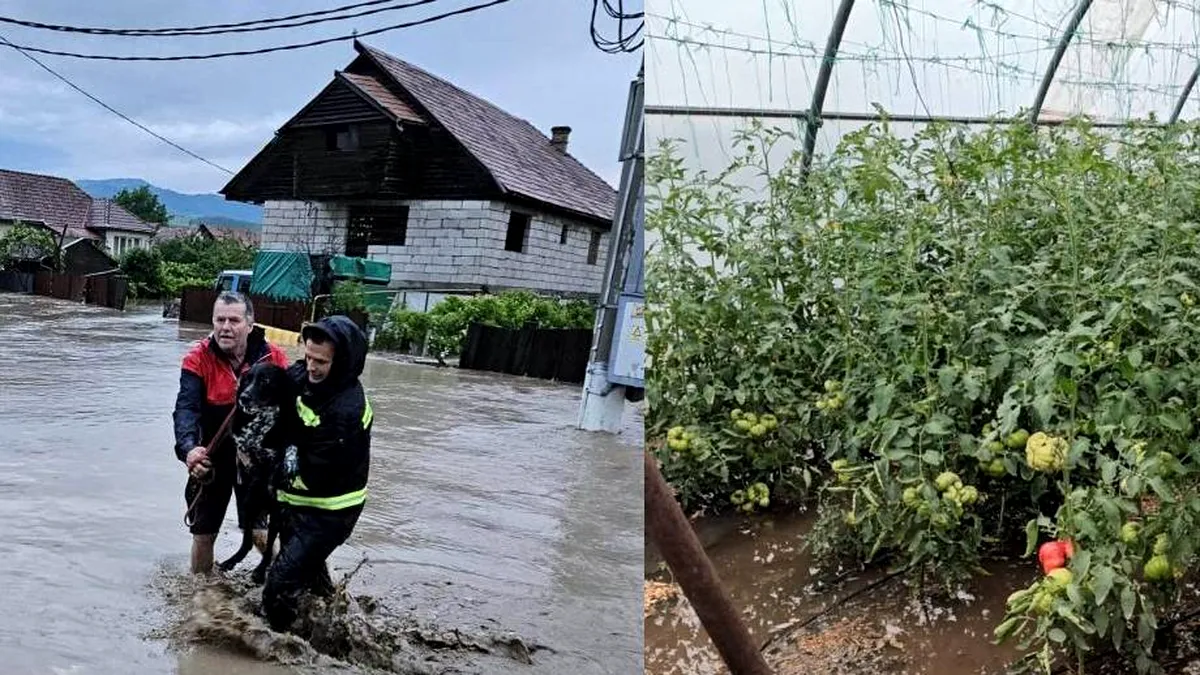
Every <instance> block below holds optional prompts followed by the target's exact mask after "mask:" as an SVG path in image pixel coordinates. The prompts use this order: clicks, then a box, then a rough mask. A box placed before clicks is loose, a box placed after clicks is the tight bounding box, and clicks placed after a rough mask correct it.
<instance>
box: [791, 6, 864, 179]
mask: <svg viewBox="0 0 1200 675" xmlns="http://www.w3.org/2000/svg"><path fill="white" fill-rule="evenodd" d="M852 9H854V0H842V2H841V4H839V5H838V9H837V14H835V15H834V17H833V25H832V26H831V27H830V29H829V37H828V39H826V41H825V57H824V58H823V59H821V69H820V70H818V71H817V82H816V85H815V86H814V87H813V96H812V103H810V104H809V106H808V113H807V121H806V122H805V124H804V154H802V155H801V156H800V159H801V161H802V162H803V164H802V165H801V167H800V175H801V176H802V177H803V179H804V180H807V178H808V172H809V170H810V169H811V168H812V160H813V152H815V151H816V148H817V131H818V130H819V129H820V127H821V121H822V117H821V114H822V112H823V111H824V110H825V95H826V94H827V93H828V92H829V78H830V77H832V76H833V64H834V63H835V62H836V61H837V53H838V49H839V48H840V47H841V45H842V36H843V35H844V34H845V33H846V24H847V23H848V22H849V21H850V10H852Z"/></svg>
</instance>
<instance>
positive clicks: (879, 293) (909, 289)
mask: <svg viewBox="0 0 1200 675" xmlns="http://www.w3.org/2000/svg"><path fill="white" fill-rule="evenodd" d="M789 136H790V134H788V133H787V132H783V131H779V130H772V129H767V128H764V127H763V126H761V125H753V126H751V127H750V128H748V129H747V130H746V131H745V132H743V133H742V134H741V135H740V137H739V138H738V142H737V144H736V152H735V154H736V156H735V158H734V159H733V160H732V161H731V163H730V165H729V167H728V168H726V169H725V170H723V171H721V172H719V173H716V174H708V173H705V172H693V171H690V170H688V169H687V168H686V167H685V164H684V163H683V161H682V159H680V157H679V153H678V152H677V149H676V144H675V142H672V141H665V142H664V143H663V144H662V145H661V146H660V148H659V149H658V152H657V153H655V154H653V155H652V156H651V158H650V159H649V160H648V173H647V187H648V189H647V228H648V231H649V232H651V233H652V234H653V236H654V238H655V239H656V241H654V243H653V246H652V247H651V248H650V249H648V259H647V277H646V278H647V301H648V305H647V321H648V327H649V342H648V347H647V349H648V354H649V357H650V360H651V362H652V367H651V368H650V369H649V376H648V377H649V381H648V388H647V395H648V398H649V412H648V417H647V430H648V435H649V436H650V437H651V438H662V437H664V436H665V435H666V434H667V431H668V430H669V429H670V428H672V427H675V426H682V427H685V428H687V429H689V430H690V432H691V434H692V436H693V438H696V439H701V441H700V443H701V445H702V446H703V447H704V451H703V452H702V453H699V454H690V455H687V456H684V457H681V456H679V453H672V452H670V450H669V448H668V447H667V444H661V445H655V444H652V447H654V448H658V449H655V450H653V451H654V452H656V453H657V454H658V455H659V457H660V459H662V460H663V470H664V474H665V475H666V476H667V478H668V480H670V481H671V482H672V483H673V484H674V485H675V487H676V489H677V491H678V494H679V498H680V499H681V501H683V502H684V503H685V504H686V505H688V506H689V507H691V508H707V509H712V510H721V509H729V508H742V507H741V505H742V504H745V503H747V502H746V493H745V491H746V490H747V489H748V486H750V485H754V484H762V485H764V486H766V488H767V489H768V491H769V493H770V495H771V497H770V504H771V508H781V507H786V506H787V505H789V504H791V505H795V504H798V503H800V502H802V501H805V500H811V499H815V500H817V501H818V503H819V511H820V513H821V514H822V518H821V522H820V524H819V526H818V528H817V530H816V532H818V533H819V535H818V536H819V537H821V538H822V540H821V541H818V542H817V543H816V544H815V545H814V551H817V552H827V553H829V554H830V555H847V554H849V555H852V556H854V557H856V558H857V559H859V560H860V561H863V562H874V561H884V560H887V561H889V562H892V563H900V564H903V565H905V566H907V568H908V569H909V570H911V571H912V572H913V573H919V574H921V575H930V576H932V578H936V579H940V580H941V581H943V582H944V583H946V584H953V583H956V582H958V581H961V580H964V579H967V578H969V577H971V576H972V575H973V574H974V573H976V571H977V570H978V568H979V566H980V563H981V561H982V560H983V558H985V557H987V556H992V555H999V554H1017V555H1020V554H1022V553H1024V555H1027V556H1030V559H1031V566H1035V565H1036V564H1037V563H1036V562H1035V561H1033V559H1032V556H1033V554H1034V552H1035V551H1036V550H1037V548H1038V546H1037V545H1038V544H1039V543H1040V542H1043V541H1045V540H1046V539H1047V538H1050V539H1053V540H1059V539H1061V540H1069V541H1071V542H1072V546H1073V547H1074V549H1073V553H1072V555H1070V556H1069V557H1068V556H1066V555H1064V556H1063V560H1062V565H1061V568H1062V569H1065V570H1068V571H1069V575H1068V574H1067V573H1065V572H1056V576H1055V577H1053V578H1051V577H1045V578H1043V579H1042V580H1040V581H1039V582H1038V584H1037V587H1036V588H1033V589H1032V590H1030V589H1027V590H1030V592H1029V594H1027V595H1026V596H1022V597H1021V598H1020V601H1019V602H1016V603H1014V604H1013V605H1011V606H1010V613H1009V615H1008V616H1007V617H1006V618H1005V619H1004V623H1003V624H1002V627H1003V628H1004V630H1003V631H1001V633H1002V635H1004V636H1005V637H1007V636H1009V635H1011V636H1016V637H1018V638H1019V639H1021V640H1023V641H1024V643H1025V644H1026V645H1027V646H1028V648H1029V649H1030V650H1031V651H1030V658H1031V659H1033V661H1032V662H1031V663H1034V664H1036V663H1042V664H1043V665H1044V664H1045V662H1046V660H1047V659H1049V658H1050V657H1051V656H1052V655H1054V656H1063V655H1067V656H1070V655H1072V654H1074V655H1076V656H1077V655H1079V654H1082V653H1083V652H1084V651H1086V650H1088V649H1091V648H1093V647H1094V646H1095V645H1096V644H1097V643H1098V641H1100V640H1107V641H1111V642H1112V643H1113V644H1114V645H1116V646H1117V647H1118V648H1119V649H1121V650H1123V651H1124V653H1126V654H1128V655H1129V656H1130V657H1131V658H1133V659H1135V660H1136V661H1137V663H1138V665H1139V667H1140V668H1142V669H1145V670H1149V669H1153V668H1154V658H1153V653H1152V647H1153V640H1152V637H1153V632H1154V630H1155V627H1156V626H1157V624H1156V621H1157V617H1159V616H1161V613H1162V611H1163V610H1164V608H1166V607H1168V606H1169V604H1170V603H1171V602H1172V600H1171V598H1172V595H1171V593H1172V587H1173V584H1174V579H1175V575H1176V572H1177V571H1182V570H1185V569H1187V568H1188V566H1189V565H1190V564H1191V563H1192V560H1193V557H1194V554H1195V548H1196V546H1198V545H1200V523H1197V520H1196V518H1197V516H1198V515H1200V497H1197V496H1196V494H1195V490H1194V488H1193V487H1192V483H1191V482H1190V481H1193V480H1194V477H1193V476H1192V474H1193V473H1194V470H1195V467H1196V466H1197V464H1196V463H1197V460H1198V459H1200V435H1198V432H1197V429H1196V427H1195V425H1194V423H1193V419H1194V417H1195V415H1196V413H1197V411H1198V410H1200V387H1198V386H1197V385H1198V384H1200V339H1198V338H1200V314H1198V313H1197V308H1196V307H1195V297H1197V295H1198V294H1200V289H1198V288H1197V284H1196V274H1197V268H1198V267H1200V260H1198V259H1197V258H1196V255H1195V252H1196V251H1197V250H1200V222H1198V221H1200V210H1198V209H1197V205H1198V202H1197V199H1198V196H1200V152H1198V148H1197V145H1196V141H1195V135H1194V129H1193V128H1191V127H1189V126H1184V125H1180V126H1174V127H1170V128H1162V127H1149V126H1145V127H1138V126H1131V127H1128V128H1123V129H1120V130H1107V129H1106V130H1098V129H1095V128H1092V127H1090V126H1088V125H1087V124H1086V123H1084V122H1080V121H1075V122H1072V123H1069V124H1063V125H1061V126H1056V127H1050V128H1039V129H1035V128H1032V127H1030V126H1028V125H1024V124H999V123H997V124H994V125H990V126H986V127H980V128H976V129H974V130H968V129H966V128H964V127H960V126H952V125H947V124H931V125H928V126H926V127H924V128H923V129H921V130H920V131H919V132H917V133H915V134H913V135H911V136H901V135H899V134H897V133H895V132H894V131H893V130H892V129H891V127H890V125H889V124H888V123H887V122H886V121H883V122H880V123H877V124H872V125H868V126H866V127H864V128H862V129H860V130H858V131H855V132H853V133H850V134H848V135H846V136H845V137H843V139H842V140H841V142H840V143H839V145H838V147H837V148H836V150H834V151H833V152H832V153H830V154H829V155H828V156H823V157H819V158H817V160H816V162H815V163H814V166H813V168H812V171H811V173H810V174H809V176H808V178H807V180H805V181H803V182H802V181H801V180H800V176H801V173H802V172H801V166H800V162H799V157H797V156H791V157H788V158H786V159H785V160H784V161H782V162H780V161H779V157H780V154H781V153H780V152H778V151H777V149H778V148H779V147H780V143H781V141H785V140H788V141H794V140H795V139H794V138H789ZM755 181H757V183H755ZM748 185H755V187H754V189H751V188H750V187H747V186H748ZM735 411H736V412H740V413H743V414H744V413H745V412H746V411H751V412H753V413H754V414H756V415H760V414H762V413H763V412H766V411H769V414H771V415H773V416H774V419H775V420H776V421H777V424H778V430H777V431H776V432H773V433H772V434H771V435H770V438H769V440H768V441H766V442H764V441H763V438H765V437H766V434H764V435H763V437H760V438H757V439H756V438H747V437H746V435H747V434H748V433H749V430H748V429H741V428H738V427H737V426H736V419H738V418H737V417H735V416H733V413H734V412H735ZM731 421H734V426H733V428H732V429H731V427H730V422H731ZM743 426H744V425H743ZM750 427H751V428H752V427H753V425H750ZM701 455H702V457H701ZM764 457H765V459H764ZM948 475H952V476H953V478H948V477H947V476H948ZM739 490H740V491H742V493H741V494H740V495H736V493H737V491H739ZM733 496H739V497H741V499H740V500H732V499H731V498H732V497H733ZM1147 500H1151V501H1153V502H1155V503H1156V504H1157V507H1156V508H1157V510H1156V511H1154V512H1153V513H1151V512H1147V511H1146V510H1145V503H1146V502H1147ZM1159 535H1166V536H1165V538H1164V539H1163V540H1162V541H1164V542H1167V543H1166V544H1163V545H1161V546H1160V547H1159V548H1163V549H1164V551H1163V552H1161V553H1156V552H1155V551H1154V550H1153V549H1154V545H1155V543H1157V542H1158V541H1159V539H1157V537H1159ZM833 541H836V542H838V545H836V546H834V545H831V544H830V542H833ZM847 547H848V548H847ZM834 551H836V553H834ZM1054 567H1055V568H1058V567H1060V566H1059V565H1058V564H1057V563H1056V564H1055V565H1054ZM1068 576H1069V577H1070V578H1067V577H1068Z"/></svg>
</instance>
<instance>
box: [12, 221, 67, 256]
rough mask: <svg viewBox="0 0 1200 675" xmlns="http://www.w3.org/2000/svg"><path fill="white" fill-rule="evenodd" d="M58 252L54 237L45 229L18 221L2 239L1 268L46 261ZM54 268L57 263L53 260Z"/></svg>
mask: <svg viewBox="0 0 1200 675" xmlns="http://www.w3.org/2000/svg"><path fill="white" fill-rule="evenodd" d="M57 251H58V244H57V242H55V240H54V235H53V234H51V233H50V230H47V229H46V228H44V227H40V226H38V225H30V224H27V223H23V222H20V221H18V222H17V223H16V225H15V226H14V227H13V228H12V229H10V230H9V231H8V232H7V233H5V235H4V236H3V237H0V267H8V266H12V265H14V264H17V263H21V262H31V261H38V260H44V259H45V258H47V257H52V256H54V254H55V253H56V252H57ZM51 264H52V266H53V267H57V266H58V264H57V261H56V260H52V261H51Z"/></svg>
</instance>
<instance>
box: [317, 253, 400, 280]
mask: <svg viewBox="0 0 1200 675" xmlns="http://www.w3.org/2000/svg"><path fill="white" fill-rule="evenodd" d="M329 269H330V271H332V272H333V278H334V279H338V280H342V279H344V280H348V281H349V280H353V281H361V282H363V283H364V284H367V285H382V286H386V285H387V284H388V283H390V282H391V280H392V266H391V264H389V263H385V262H381V261H379V260H368V259H367V258H353V257H350V256H345V255H335V256H333V257H332V258H330V259H329Z"/></svg>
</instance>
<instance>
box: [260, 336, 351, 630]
mask: <svg viewBox="0 0 1200 675" xmlns="http://www.w3.org/2000/svg"><path fill="white" fill-rule="evenodd" d="M301 337H302V339H303V340H304V360H302V361H298V362H296V363H295V364H293V365H292V367H291V368H290V369H289V371H288V372H289V373H290V374H291V375H292V377H293V378H294V379H295V380H296V381H297V382H298V383H299V384H300V391H301V394H300V397H299V400H298V402H297V410H298V412H299V413H300V421H301V423H302V424H303V428H302V429H301V431H300V437H299V439H298V441H297V443H296V445H295V450H294V451H289V452H288V454H287V455H286V456H285V458H284V462H283V476H282V478H281V481H280V485H279V486H278V493H277V495H278V499H279V501H280V502H281V504H280V506H281V507H282V518H281V521H282V522H281V525H282V527H281V528H280V551H279V555H278V556H277V557H276V558H275V559H274V560H273V561H272V563H271V568H270V570H269V572H268V573H267V580H266V585H265V586H264V588H263V610H264V613H265V614H266V617H267V621H268V622H269V623H270V624H271V627H272V628H273V629H275V630H277V631H286V630H289V629H291V628H292V624H293V623H294V622H295V620H296V616H297V612H298V606H299V602H300V598H301V596H302V595H303V594H304V593H305V592H306V591H307V592H313V593H316V594H318V595H325V596H328V595H329V594H330V593H332V592H333V583H332V581H331V580H330V578H329V567H328V565H327V564H326V560H327V559H328V558H329V555H330V554H331V553H333V551H334V549H336V548H337V547H338V546H341V545H342V544H343V543H344V542H345V541H346V540H347V539H348V538H349V537H350V533H351V532H352V531H353V530H354V526H355V524H356V523H357V522H358V517H359V514H360V513H362V509H363V504H364V503H365V501H366V498H367V490H366V487H367V474H368V470H369V467H370V452H371V422H372V418H373V413H372V411H371V404H370V402H369V401H368V400H367V397H366V393H365V392H364V391H363V387H362V384H361V383H360V382H359V376H360V375H362V371H363V366H364V365H365V363H366V358H367V340H366V336H364V335H363V332H362V330H361V329H359V327H358V326H356V325H355V324H354V322H352V321H350V319H348V318H346V317H344V316H332V317H328V318H326V319H322V320H321V321H319V322H317V323H315V324H309V325H307V326H305V327H304V329H303V330H302V331H301Z"/></svg>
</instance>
